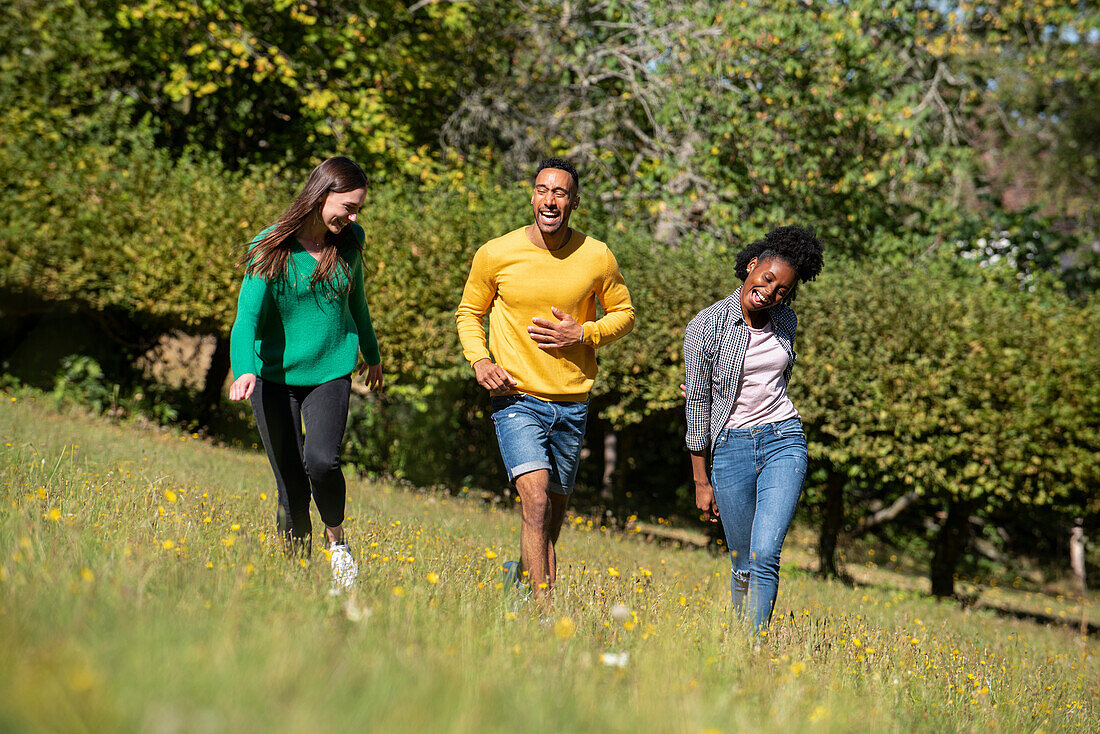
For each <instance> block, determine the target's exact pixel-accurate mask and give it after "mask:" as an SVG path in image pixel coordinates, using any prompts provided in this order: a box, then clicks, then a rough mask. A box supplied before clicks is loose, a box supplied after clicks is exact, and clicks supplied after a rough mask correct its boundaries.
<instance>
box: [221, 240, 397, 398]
mask: <svg viewBox="0 0 1100 734" xmlns="http://www.w3.org/2000/svg"><path fill="white" fill-rule="evenodd" d="M348 226H350V227H351V228H352V233H353V234H354V236H355V238H356V239H357V240H358V241H359V244H360V245H362V244H363V242H364V237H365V236H364V233H363V228H362V227H360V226H359V225H358V224H355V223H354V222H353V223H351V224H349V225H348ZM268 231H270V228H268V229H266V230H264V231H263V232H260V234H258V235H257V236H256V239H255V240H254V241H253V244H255V243H256V242H259V241H260V239H262V238H263V236H264V235H265V234H266V233H267V232H268ZM350 258H351V259H350V260H349V264H350V266H351V290H350V291H348V292H344V293H340V292H339V290H340V289H339V287H338V288H335V289H334V288H331V287H325V286H323V285H318V287H317V288H316V289H312V288H310V286H309V279H310V277H311V276H312V275H313V270H314V268H315V267H316V266H317V261H316V260H315V259H314V257H313V256H312V255H310V254H309V253H308V252H306V251H305V249H304V248H303V247H302V246H301V245H300V244H298V242H297V241H293V242H292V245H291V251H290V257H289V258H288V259H287V272H286V274H285V275H283V277H281V278H278V279H276V280H273V281H267V280H264V279H263V278H260V277H256V276H254V275H246V276H245V277H244V282H243V283H242V284H241V293H240V296H239V297H238V299H237V319H236V321H234V322H233V331H232V332H231V334H230V337H229V358H230V362H231V364H232V367H233V375H234V376H235V377H240V376H241V375H244V374H248V373H252V374H254V375H259V376H260V377H261V378H263V379H265V380H271V381H272V382H278V383H281V384H284V385H320V384H321V383H323V382H328V381H329V380H334V379H336V378H338V377H345V376H347V375H349V374H351V371H352V370H354V369H355V365H356V362H357V361H358V358H359V355H358V353H359V352H360V351H361V352H362V353H363V359H364V360H366V362H367V364H369V365H375V364H379V363H380V362H381V361H382V358H381V356H380V355H379V353H378V340H377V339H376V338H375V335H374V327H373V326H372V325H371V320H370V310H369V309H368V308H367V298H366V294H365V292H364V287H363V262H362V258H361V257H360V255H359V253H358V252H353V253H350ZM346 283H347V279H346V278H344V277H341V278H340V279H339V281H338V282H337V283H336V285H337V286H344V285H346Z"/></svg>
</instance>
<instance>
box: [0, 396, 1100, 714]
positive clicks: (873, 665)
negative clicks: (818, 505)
mask: <svg viewBox="0 0 1100 734" xmlns="http://www.w3.org/2000/svg"><path fill="white" fill-rule="evenodd" d="M0 399H2V403H0V456H2V457H3V460H2V463H0V649H2V650H3V651H4V652H3V658H4V663H3V665H0V731H3V732H7V731H12V732H39V731H41V732H150V733H160V732H163V733H175V732H180V733H182V732H189V733H190V732H236V731H243V732H253V731H278V732H307V731H309V732H316V731H322V732H324V731H331V732H341V731H352V730H357V731H360V730H361V731H379V732H387V731H395V732H396V731H445V732H496V731H500V732H505V731H530V732H542V731H547V732H549V731H554V732H579V731H597V732H603V731H611V732H617V731H623V732H643V731H646V732H648V731H659V732H666V731H667V732H691V733H698V732H736V731H744V730H752V731H784V732H787V731H814V732H830V731H838V732H839V731H876V732H878V731H945V730H946V731H982V732H984V731H1004V732H1035V731H1040V730H1042V731H1061V730H1069V731H1088V730H1093V731H1095V728H1096V726H1097V722H1098V721H1100V659H1098V654H1100V642H1098V640H1097V638H1096V636H1095V635H1085V636H1083V635H1082V634H1081V632H1080V631H1079V630H1078V628H1077V627H1075V626H1072V625H1067V626H1062V625H1057V624H1055V625H1041V624H1037V623H1036V622H1034V621H1029V620H1026V619H1015V618H1011V617H1006V616H1004V615H997V614H995V613H994V612H992V611H990V610H988V609H981V608H980V607H972V608H970V609H969V610H963V609H961V608H960V607H959V606H958V605H957V604H953V603H937V602H935V601H933V600H931V599H929V598H927V597H926V596H925V595H924V594H923V593H922V592H921V591H920V590H919V589H918V588H916V585H915V584H913V583H910V584H904V583H891V582H890V577H887V576H884V575H880V577H878V578H876V579H874V581H875V583H872V584H870V585H863V584H861V585H857V586H855V587H850V586H846V585H843V584H839V583H829V582H823V581H820V580H818V579H816V578H815V577H813V575H812V574H810V573H809V572H808V571H805V570H802V567H803V566H802V564H799V563H789V562H788V563H786V564H785V565H784V569H783V577H782V579H781V586H780V597H779V606H778V609H777V613H776V618H775V624H774V626H773V628H772V630H771V632H770V633H769V635H768V636H767V637H766V638H765V639H764V640H762V644H760V645H759V646H754V645H752V644H751V643H750V641H749V639H748V638H747V636H746V634H745V632H744V631H743V630H742V629H741V628H739V627H738V626H737V625H736V624H734V623H733V622H732V620H731V618H730V614H729V606H728V599H729V563H728V560H726V559H724V558H722V557H720V556H718V555H715V554H711V553H709V552H707V551H704V550H678V549H673V548H669V547H665V546H661V545H657V544H653V543H647V542H644V541H642V540H641V539H640V538H638V537H632V536H631V534H629V533H627V534H625V535H623V534H620V533H617V532H611V531H608V530H606V529H603V528H600V526H599V525H598V523H597V524H593V523H592V522H591V521H590V520H588V519H586V518H583V517H570V518H569V521H568V523H567V524H568V527H567V528H566V529H565V530H564V531H563V533H562V540H561V542H560V545H559V548H560V551H559V553H560V556H561V557H562V559H563V563H562V566H561V569H560V578H559V588H558V591H557V592H556V595H555V598H554V600H553V602H552V604H551V606H550V607H549V608H547V609H543V608H540V607H539V606H538V605H536V604H534V603H528V602H525V601H524V600H522V599H521V598H519V597H518V596H516V595H515V594H512V593H508V592H505V591H504V590H503V589H502V588H501V585H500V583H499V579H500V563H501V562H502V561H503V560H506V559H508V558H511V557H514V554H515V552H516V547H517V545H518V516H517V514H516V511H515V509H514V508H512V507H504V506H501V505H492V504H487V503H484V502H481V501H477V500H474V499H466V498H462V497H450V496H447V495H444V494H442V493H438V492H420V491H412V490H408V489H402V488H399V487H396V486H393V485H389V484H386V483H368V482H360V481H355V480H352V481H350V483H349V498H348V517H349V520H348V529H349V532H350V538H351V540H352V542H353V550H354V551H355V552H356V555H357V556H358V558H359V561H360V565H361V574H360V578H359V580H358V582H357V583H356V585H355V587H354V589H353V590H351V591H350V592H349V593H346V594H344V595H341V596H332V595H330V594H329V587H330V585H329V568H328V565H327V562H326V559H325V555H324V553H323V552H315V553H314V556H313V559H312V560H310V561H298V560H288V559H286V558H284V557H283V556H282V555H281V554H280V553H279V552H278V551H277V545H276V542H275V539H274V538H273V537H272V525H273V519H274V506H275V499H274V497H273V483H272V480H271V477H270V472H269V469H268V467H267V464H266V461H265V459H264V457H263V455H262V454H261V453H260V452H257V451H238V450H232V449H224V448H216V447H213V446H210V445H208V444H205V443H203V442H201V441H198V440H196V439H195V438H194V437H192V436H190V435H186V434H180V433H172V432H163V431H156V430H149V429H140V428H137V427H133V426H126V425H122V426H120V425H115V424H111V423H108V422H105V421H103V420H96V419H92V418H88V417H85V416H82V415H78V414H70V413H59V412H58V411H56V410H55V409H53V408H52V407H50V406H48V405H45V404H43V401H41V400H38V401H36V400H34V399H32V398H30V397H27V396H22V395H20V396H16V397H13V396H11V395H0ZM486 450H487V451H490V450H495V447H486ZM315 522H316V521H315ZM800 542H804V541H800V540H799V538H798V535H797V534H796V536H795V538H794V540H793V547H792V548H791V553H790V554H788V556H785V559H787V560H789V559H791V558H794V559H796V560H797V558H798V557H799V553H800V552H801V553H804V552H805V551H804V549H800V548H799V543H800ZM996 593H998V594H1000V595H1001V596H1000V597H999V598H1000V599H1001V600H1002V601H1003V603H1004V605H1006V606H1010V607H1011V606H1012V605H1013V604H1015V601H1016V600H1017V598H1018V600H1021V601H1022V600H1023V598H1024V597H1023V595H1022V594H1017V595H1016V596H1015V597H1014V596H1013V592H1012V591H1011V590H1004V589H999V590H997V592H996ZM1029 603H1030V604H1032V605H1033V606H1035V605H1038V606H1040V607H1042V608H1045V609H1047V610H1048V611H1049V612H1050V616H1051V617H1053V618H1057V617H1058V616H1059V615H1060V616H1062V617H1066V616H1067V615H1068V616H1069V617H1070V618H1073V617H1074V616H1075V615H1076V617H1077V618H1078V619H1080V617H1081V616H1082V615H1088V614H1089V613H1090V611H1092V610H1095V605H1093V606H1092V607H1091V609H1090V607H1088V606H1087V605H1086V606H1083V605H1082V602H1080V601H1074V600H1062V601H1057V600H1054V599H1051V600H1049V601H1048V602H1044V601H1043V600H1041V599H1039V600H1036V599H1034V598H1032V599H1031V601H1030V602H1029ZM620 604H621V605H624V606H625V609H623V608H622V607H617V606H616V605H620ZM613 608H614V609H615V612H614V614H613V612H612V610H613ZM1091 619H1092V621H1094V622H1095V614H1093V616H1092V617H1091Z"/></svg>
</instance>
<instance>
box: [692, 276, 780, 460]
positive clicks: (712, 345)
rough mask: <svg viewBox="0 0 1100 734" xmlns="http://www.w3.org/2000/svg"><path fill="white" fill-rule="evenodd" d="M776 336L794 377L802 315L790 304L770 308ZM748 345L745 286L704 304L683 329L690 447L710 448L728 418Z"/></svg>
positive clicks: (736, 392)
mask: <svg viewBox="0 0 1100 734" xmlns="http://www.w3.org/2000/svg"><path fill="white" fill-rule="evenodd" d="M769 314H770V315H771V317H772V325H773V327H774V328H775V336H776V338H777V339H778V340H779V344H780V345H781V346H782V347H783V351H785V352H786V353H787V368H786V369H785V370H784V371H783V379H784V380H786V381H788V382H789V381H790V379H791V370H792V369H793V368H794V359H795V355H794V334H795V330H796V329H797V328H798V317H797V316H795V313H794V311H793V310H792V309H791V308H790V307H789V306H784V305H783V304H779V305H778V306H773V307H772V309H771V310H770V311H769ZM748 346H749V327H748V324H746V323H745V316H744V314H743V313H741V289H740V288H738V289H737V290H736V291H734V292H733V295H731V296H729V297H728V298H725V299H723V300H721V301H718V303H715V304H713V305H711V306H708V307H706V308H704V309H703V310H702V311H700V312H699V313H698V314H696V316H695V318H693V319H692V320H691V323H690V324H688V327H687V331H686V332H685V333H684V368H685V370H686V371H687V379H686V381H685V383H684V384H685V385H686V386H687V390H686V392H687V447H688V449H689V450H691V451H708V452H709V450H710V448H711V447H712V446H713V445H714V441H715V439H717V438H718V434H719V433H720V432H721V431H722V428H723V427H724V426H725V425H726V421H727V420H729V417H730V411H731V410H733V404H734V402H735V401H736V400H737V395H738V393H739V392H740V391H741V369H742V367H743V366H744V364H745V351H746V350H747V349H748Z"/></svg>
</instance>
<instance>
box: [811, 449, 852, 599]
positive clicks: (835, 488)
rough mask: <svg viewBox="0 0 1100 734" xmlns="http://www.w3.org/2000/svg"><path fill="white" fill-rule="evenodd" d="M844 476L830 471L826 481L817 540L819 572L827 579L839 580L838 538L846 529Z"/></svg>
mask: <svg viewBox="0 0 1100 734" xmlns="http://www.w3.org/2000/svg"><path fill="white" fill-rule="evenodd" d="M845 483H846V482H845V478H844V475H843V474H841V473H839V472H837V471H833V470H830V471H829V475H828V477H827V478H826V480H825V512H824V513H823V514H822V518H821V534H820V535H819V536H818V539H817V560H818V566H817V572H818V574H819V575H821V576H825V577H827V578H838V577H839V576H840V572H839V570H838V569H837V566H836V546H837V538H838V537H839V535H840V531H841V529H842V528H843V527H844V485H845Z"/></svg>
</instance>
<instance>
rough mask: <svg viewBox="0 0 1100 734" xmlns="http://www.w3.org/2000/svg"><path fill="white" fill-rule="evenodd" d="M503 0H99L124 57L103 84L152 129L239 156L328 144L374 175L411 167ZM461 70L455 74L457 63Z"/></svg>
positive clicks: (475, 61) (293, 155)
mask: <svg viewBox="0 0 1100 734" xmlns="http://www.w3.org/2000/svg"><path fill="white" fill-rule="evenodd" d="M499 5H500V4H498V3H490V4H489V7H488V8H487V9H486V8H483V6H482V4H467V3H458V4H452V3H446V4H438V5H437V4H434V3H433V4H430V5H429V6H427V7H426V8H424V9H423V10H421V11H420V12H416V13H411V12H409V11H408V9H407V8H406V7H405V5H404V4H402V3H363V2H360V1H358V0H337V1H336V2H326V3H322V4H316V3H308V4H307V3H301V2H293V1H291V0H276V1H275V2H272V1H271V0H233V1H232V2H222V3H209V2H203V1H202V0H184V1H182V2H176V1H172V2H167V1H165V0H140V1H138V2H129V1H122V2H120V1H119V0H112V2H107V3H100V4H99V8H100V12H101V13H102V15H103V17H104V18H106V19H107V20H108V21H109V22H110V23H111V26H112V27H111V31H110V33H109V38H110V40H111V43H112V45H113V46H114V48H116V49H118V50H120V51H123V50H124V51H125V54H126V58H127V59H128V60H129V63H128V65H127V67H126V68H125V69H124V70H121V71H120V72H119V73H118V74H117V75H116V77H115V79H114V80H113V82H114V84H115V85H116V86H117V87H118V88H120V89H124V90H126V91H127V93H130V94H133V95H134V96H136V97H137V98H138V99H140V100H141V104H140V107H139V114H140V112H142V111H149V112H151V113H153V114H154V115H155V119H156V121H157V123H156V124H157V133H158V139H160V140H161V141H162V142H164V143H166V144H167V145H168V146H169V147H170V148H172V149H173V150H175V151H177V152H178V151H180V150H182V149H184V148H185V147H187V146H198V147H200V148H201V149H203V150H208V151H216V152H217V153H218V154H219V155H220V156H221V157H222V160H223V161H225V162H226V163H228V164H230V165H236V164H237V162H238V161H253V162H255V161H261V160H262V161H267V162H284V161H289V162H292V163H293V164H294V165H296V166H298V165H302V164H304V163H306V162H309V161H314V162H317V161H316V160H314V159H316V158H321V157H324V154H326V153H327V154H331V153H334V152H340V153H345V154H348V155H351V156H353V157H354V158H356V159H357V160H358V161H359V162H360V163H361V164H363V165H364V166H365V167H366V168H368V169H373V170H375V171H377V172H378V173H379V174H381V175H392V174H395V173H400V174H405V175H408V176H412V177H416V176H419V175H420V174H421V173H422V172H423V171H424V170H425V163H426V162H427V161H426V160H424V159H425V158H426V157H427V151H426V148H425V146H426V145H430V144H432V143H434V142H435V132H436V130H437V129H438V128H439V126H440V125H441V124H442V122H443V120H444V119H445V118H446V114H447V109H448V107H449V105H450V104H451V103H453V102H454V101H455V100H456V98H457V96H458V95H459V94H460V93H461V90H462V89H463V86H464V84H465V82H466V80H467V78H468V76H470V75H476V74H478V73H479V71H480V70H482V69H484V68H486V67H487V66H489V65H491V64H494V63H496V62H497V57H498V51H497V49H495V48H493V47H491V46H487V45H486V44H485V43H483V42H482V40H481V39H482V33H481V26H482V24H483V22H484V20H483V19H484V17H485V15H487V14H489V13H490V12H491V11H493V10H496V9H497V8H498V6H499ZM459 70H460V71H461V72H462V73H456V71H459Z"/></svg>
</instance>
